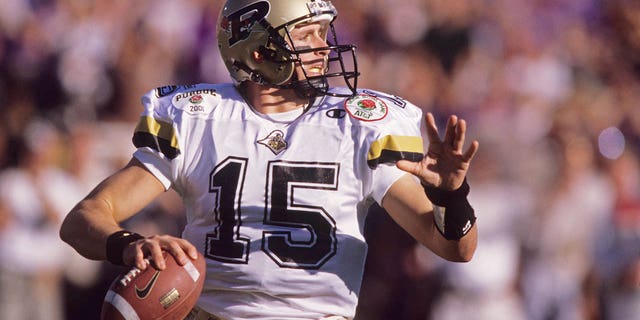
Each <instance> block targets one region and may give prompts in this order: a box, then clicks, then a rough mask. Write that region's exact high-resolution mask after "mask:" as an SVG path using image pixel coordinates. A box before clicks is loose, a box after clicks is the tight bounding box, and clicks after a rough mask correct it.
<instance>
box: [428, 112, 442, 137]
mask: <svg viewBox="0 0 640 320" xmlns="http://www.w3.org/2000/svg"><path fill="white" fill-rule="evenodd" d="M425 120H426V122H427V138H429V143H434V142H440V136H439V135H438V127H437V126H436V120H435V119H434V118H433V114H432V113H431V112H428V113H427V115H426V116H425Z"/></svg>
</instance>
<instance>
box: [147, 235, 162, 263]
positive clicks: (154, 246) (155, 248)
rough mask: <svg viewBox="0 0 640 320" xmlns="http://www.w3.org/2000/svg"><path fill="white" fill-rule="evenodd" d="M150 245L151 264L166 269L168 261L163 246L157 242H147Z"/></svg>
mask: <svg viewBox="0 0 640 320" xmlns="http://www.w3.org/2000/svg"><path fill="white" fill-rule="evenodd" d="M147 243H148V244H149V246H148V247H147V248H148V250H149V260H151V265H153V267H154V268H156V269H158V270H164V268H165V266H166V263H165V261H164V256H163V255H162V248H161V247H160V244H159V243H158V242H157V241H156V242H153V243H152V242H147Z"/></svg>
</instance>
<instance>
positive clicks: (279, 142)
mask: <svg viewBox="0 0 640 320" xmlns="http://www.w3.org/2000/svg"><path fill="white" fill-rule="evenodd" d="M258 143H259V144H261V145H264V146H267V148H269V150H271V152H273V153H274V154H275V155H278V154H280V153H281V152H282V151H284V150H286V149H287V146H288V144H287V141H285V140H284V132H282V131H280V130H275V131H271V133H269V135H267V137H266V138H264V139H261V140H258Z"/></svg>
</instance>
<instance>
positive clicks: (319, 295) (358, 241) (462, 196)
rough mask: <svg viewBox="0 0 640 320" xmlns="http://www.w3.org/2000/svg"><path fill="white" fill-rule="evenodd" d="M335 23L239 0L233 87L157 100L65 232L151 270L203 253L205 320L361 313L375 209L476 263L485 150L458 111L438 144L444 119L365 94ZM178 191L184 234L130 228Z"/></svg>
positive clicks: (327, 10) (326, 16)
mask: <svg viewBox="0 0 640 320" xmlns="http://www.w3.org/2000/svg"><path fill="white" fill-rule="evenodd" d="M336 16H337V12H336V9H335V8H334V6H333V5H332V3H331V2H329V1H323V0H227V1H226V3H225V4H224V7H223V8H222V10H221V13H220V16H219V18H218V21H217V23H218V33H217V35H218V45H219V48H220V53H221V55H222V58H223V60H224V62H225V64H226V66H227V68H228V70H229V72H230V75H231V77H232V79H233V83H228V84H196V85H183V86H167V87H162V88H157V89H155V90H152V91H150V92H148V93H147V94H146V95H144V96H143V98H142V102H143V105H144V111H143V112H142V115H141V118H140V122H139V124H138V126H137V127H136V128H135V131H134V134H133V143H134V145H135V146H136V148H137V150H136V151H135V153H134V154H133V157H132V159H131V161H130V163H129V164H128V165H126V166H125V167H124V168H123V169H121V170H119V171H118V172H116V173H115V174H113V175H112V176H110V177H109V178H107V179H106V180H105V181H104V182H102V183H101V184H99V185H98V186H97V187H96V188H95V190H93V191H92V192H91V193H90V194H89V195H88V196H87V197H86V198H85V199H84V200H82V201H81V202H80V203H79V204H78V205H77V206H76V207H75V208H74V209H73V210H72V211H71V212H70V213H69V214H68V216H67V217H66V220H65V222H64V225H63V226H62V229H61V232H60V234H61V237H62V239H63V240H64V241H66V242H67V243H69V244H70V245H71V246H73V247H74V248H75V249H76V250H77V251H78V252H80V253H81V254H82V255H84V256H85V257H87V258H90V259H101V260H108V261H111V262H112V263H115V264H120V265H127V266H136V267H138V268H140V269H145V268H147V267H149V266H148V265H147V262H146V261H147V260H145V258H150V261H152V262H151V267H154V268H157V269H160V270H161V269H163V268H164V263H163V259H162V258H161V251H162V250H166V251H168V252H170V253H171V254H172V255H173V256H175V257H176V258H177V259H178V260H179V261H180V262H181V263H185V262H186V261H187V260H186V259H188V258H195V257H196V254H195V253H196V251H199V252H201V253H203V255H204V256H205V257H206V258H207V279H206V283H205V288H204V290H203V292H202V295H201V297H200V299H199V301H198V305H197V309H194V311H193V315H192V316H193V317H196V318H198V319H200V318H202V319H207V318H211V319H252V320H256V319H325V318H326V319H329V318H330V319H351V318H353V317H354V314H355V310H356V305H357V302H358V294H359V290H360V284H361V280H362V275H363V269H364V263H365V257H366V251H367V244H366V243H365V240H364V237H363V228H364V221H365V217H366V213H367V208H368V207H369V206H370V205H371V204H372V203H373V202H374V201H375V202H377V203H378V204H380V205H381V206H382V207H383V208H384V209H386V211H387V212H388V213H389V215H390V216H391V217H392V218H393V219H394V220H395V221H396V222H397V223H398V224H399V225H400V226H402V227H403V228H404V229H405V230H406V231H407V232H408V233H409V234H411V235H412V236H413V237H414V238H415V239H416V240H417V241H418V242H419V243H421V244H423V245H424V246H426V247H428V248H429V249H431V250H432V251H433V252H435V253H436V254H438V255H439V256H441V257H443V258H444V259H447V260H450V261H460V262H464V261H468V260H470V259H471V257H472V255H473V253H474V251H475V248H476V244H477V235H476V234H477V230H476V228H477V227H476V225H475V220H476V217H475V214H474V211H473V209H472V207H471V206H470V204H469V202H468V201H467V194H468V192H469V185H468V184H467V182H466V179H465V176H466V173H467V170H468V169H469V165H470V162H471V160H472V158H473V156H474V154H475V153H476V151H477V150H478V142H477V141H473V142H472V143H470V145H469V146H468V147H467V148H466V150H465V149H463V147H464V146H463V145H464V143H465V131H466V123H465V121H464V120H462V119H458V118H457V117H456V116H453V115H452V116H450V117H449V119H448V123H447V125H446V128H445V130H444V133H443V135H442V138H441V137H440V136H439V133H438V129H437V128H436V125H435V122H434V118H433V116H432V115H431V114H427V115H426V116H423V114H422V112H421V109H419V108H418V107H416V106H414V105H413V104H411V103H410V102H408V101H405V100H403V99H402V98H400V97H396V96H394V95H389V94H386V93H382V92H377V91H372V90H364V89H359V88H357V78H358V76H359V73H358V70H357V62H356V57H355V47H354V46H353V45H343V44H339V42H338V41H337V37H336V34H335V30H334V27H333V21H334V19H335V18H336ZM336 83H337V84H336ZM425 124H426V132H427V137H426V138H427V139H428V150H427V152H426V153H425V152H424V148H423V138H422V137H421V130H420V127H421V126H422V125H425ZM169 188H173V189H174V190H175V191H177V192H178V194H180V195H181V197H182V198H183V200H184V204H185V208H186V217H187V225H186V227H185V229H184V231H183V233H182V237H181V238H176V237H172V236H169V235H145V236H142V235H139V234H136V233H134V232H130V231H127V230H123V228H122V227H121V226H120V224H119V223H120V222H122V221H123V220H125V219H127V218H129V217H131V216H133V215H134V214H136V213H137V212H138V211H139V210H140V209H142V208H143V207H144V206H145V205H147V204H149V203H150V202H151V201H152V200H153V199H154V198H155V197H156V196H158V195H159V194H161V193H162V192H165V191H166V190H168V189H169Z"/></svg>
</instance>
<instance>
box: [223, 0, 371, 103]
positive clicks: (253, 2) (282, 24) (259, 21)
mask: <svg viewBox="0 0 640 320" xmlns="http://www.w3.org/2000/svg"><path fill="white" fill-rule="evenodd" d="M336 16H337V11H336V9H335V7H334V6H333V4H332V3H331V2H330V1H324V0H227V1H226V2H225V4H224V6H223V7H222V10H221V11H220V16H219V17H218V30H217V37H218V47H219V49H220V54H221V56H222V59H223V60H224V63H225V65H226V67H227V69H228V70H229V73H230V74H231V77H232V78H233V79H234V81H235V82H236V83H241V82H243V81H254V82H257V83H260V84H262V85H268V86H273V87H278V88H290V89H294V90H295V91H296V92H297V93H298V94H299V95H300V96H303V97H315V96H320V95H333V96H345V97H347V96H352V95H355V93H356V86H357V79H358V76H359V73H358V67H357V62H356V56H355V46H354V45H339V44H338V41H337V37H336V32H335V29H334V27H333V23H332V22H333V20H334V19H335V17H336ZM316 19H318V20H322V19H326V20H329V21H330V24H329V29H330V32H329V35H328V37H329V36H330V37H331V38H330V39H328V40H327V44H328V46H327V47H323V48H311V49H309V48H305V49H300V50H298V49H296V48H294V47H293V46H292V44H291V43H292V41H291V38H290V34H289V31H290V30H292V29H293V28H294V27H295V26H296V25H297V24H299V23H303V22H310V21H311V22H313V21H315V20H316ZM287 40H289V41H287ZM311 51H329V52H330V54H329V57H328V65H327V68H328V69H327V70H326V71H325V72H324V73H323V74H322V75H317V76H307V74H306V72H305V76H304V79H300V77H299V76H298V75H297V74H296V72H295V68H296V64H299V63H300V54H302V53H308V52H311ZM254 52H257V53H259V54H260V55H262V56H263V57H264V61H261V62H260V63H257V62H256V61H255V60H254V57H253V55H254ZM345 55H347V56H349V55H350V57H351V59H352V60H351V64H350V65H349V67H347V61H345V60H343V56H345ZM333 67H336V68H339V71H332V70H331V69H332V68H333ZM346 68H350V70H349V71H347V70H346ZM303 71H304V70H303ZM336 77H341V78H342V79H343V80H344V82H345V86H346V87H347V88H348V89H349V90H348V92H347V93H344V92H345V91H342V93H336V92H330V91H329V79H331V78H336Z"/></svg>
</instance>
